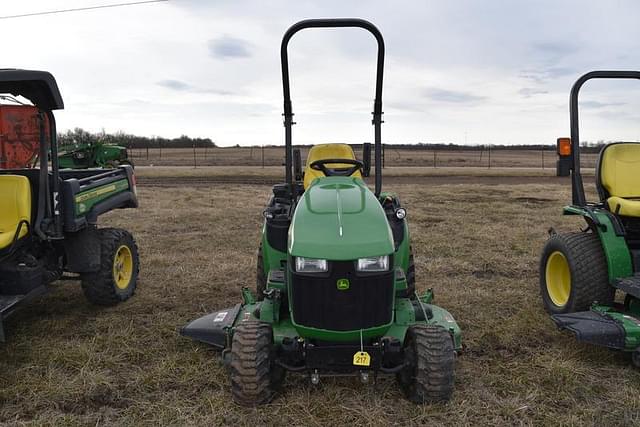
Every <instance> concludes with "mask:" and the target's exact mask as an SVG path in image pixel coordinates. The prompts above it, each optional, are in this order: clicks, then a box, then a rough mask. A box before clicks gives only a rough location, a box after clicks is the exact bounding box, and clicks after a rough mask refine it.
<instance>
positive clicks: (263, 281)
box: [256, 242, 267, 301]
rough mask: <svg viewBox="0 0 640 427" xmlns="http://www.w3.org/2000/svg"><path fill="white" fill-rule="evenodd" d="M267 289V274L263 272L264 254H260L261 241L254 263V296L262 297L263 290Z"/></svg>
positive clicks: (261, 298) (259, 299)
mask: <svg viewBox="0 0 640 427" xmlns="http://www.w3.org/2000/svg"><path fill="white" fill-rule="evenodd" d="M266 290H267V276H265V274H264V256H263V255H262V242H260V246H258V260H257V265H256V298H257V299H258V301H262V300H263V299H264V291H266Z"/></svg>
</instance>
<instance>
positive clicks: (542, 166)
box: [542, 145, 544, 170]
mask: <svg viewBox="0 0 640 427" xmlns="http://www.w3.org/2000/svg"><path fill="white" fill-rule="evenodd" d="M542 170H544V145H543V146H542Z"/></svg>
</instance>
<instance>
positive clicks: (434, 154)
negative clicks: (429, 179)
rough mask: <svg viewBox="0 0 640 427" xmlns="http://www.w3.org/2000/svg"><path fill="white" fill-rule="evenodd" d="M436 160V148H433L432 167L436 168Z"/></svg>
mask: <svg viewBox="0 0 640 427" xmlns="http://www.w3.org/2000/svg"><path fill="white" fill-rule="evenodd" d="M436 162H437V154H436V149H435V148H434V149H433V167H434V168H437V167H438V166H436Z"/></svg>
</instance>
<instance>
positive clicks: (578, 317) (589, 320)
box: [551, 310, 626, 350]
mask: <svg viewBox="0 0 640 427" xmlns="http://www.w3.org/2000/svg"><path fill="white" fill-rule="evenodd" d="M551 319H552V320H553V321H554V322H555V324H556V325H557V326H558V328H560V329H566V330H568V331H571V332H573V333H574V334H575V336H576V339H577V340H578V341H583V342H586V343H589V344H595V345H600V346H604V347H608V348H614V349H618V350H623V349H624V348H625V337H626V332H625V329H624V327H623V326H622V325H620V324H619V323H618V322H616V321H615V320H614V319H613V318H611V317H610V316H608V315H607V314H605V313H601V312H598V311H593V310H589V311H579V312H577V313H568V314H556V315H553V316H551Z"/></svg>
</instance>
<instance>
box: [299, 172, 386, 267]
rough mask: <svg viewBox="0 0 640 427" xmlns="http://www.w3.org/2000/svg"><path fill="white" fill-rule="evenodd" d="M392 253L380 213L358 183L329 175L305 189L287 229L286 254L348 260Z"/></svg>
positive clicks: (383, 215) (380, 208)
mask: <svg viewBox="0 0 640 427" xmlns="http://www.w3.org/2000/svg"><path fill="white" fill-rule="evenodd" d="M393 252H394V247H393V236H392V234H391V228H390V227H389V224H388V223H387V218H386V216H385V214H384V210H383V209H382V206H381V205H380V202H379V201H378V200H377V199H376V197H375V195H374V194H373V193H372V192H371V190H369V188H368V187H367V186H366V185H365V184H364V182H363V181H362V180H360V179H358V178H351V177H338V176H329V177H324V178H320V179H318V180H316V181H314V184H313V185H312V186H310V187H309V188H308V189H307V191H305V193H304V195H303V197H302V199H301V200H300V201H299V203H298V205H297V207H296V210H295V213H294V215H293V220H292V223H291V228H290V230H289V253H290V254H291V255H293V256H302V257H309V258H324V259H329V260H334V261H347V260H353V259H357V258H363V257H371V256H380V255H390V254H392V253H393Z"/></svg>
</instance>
